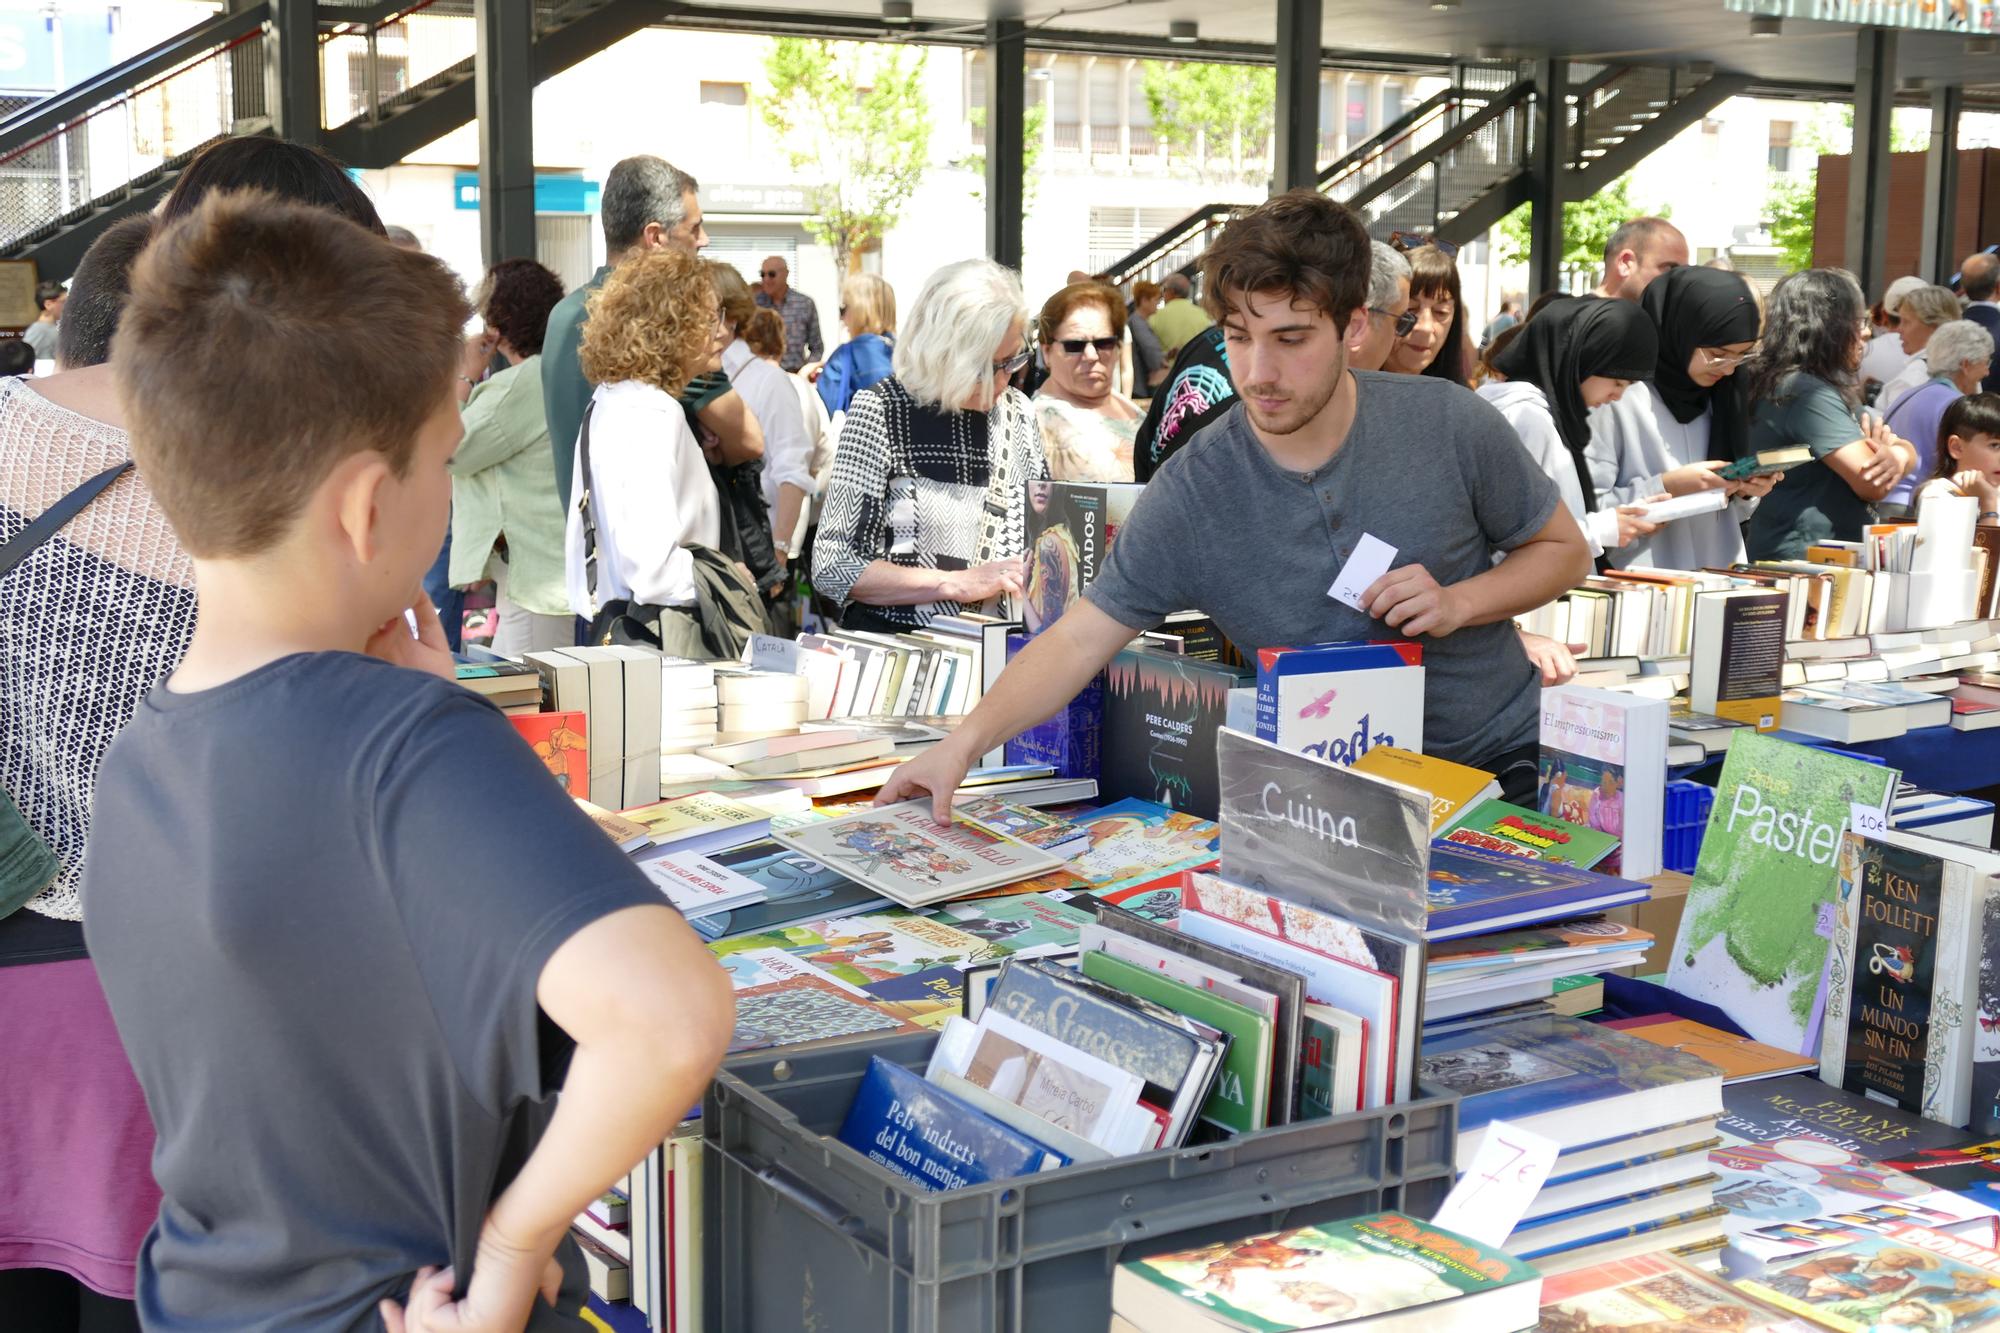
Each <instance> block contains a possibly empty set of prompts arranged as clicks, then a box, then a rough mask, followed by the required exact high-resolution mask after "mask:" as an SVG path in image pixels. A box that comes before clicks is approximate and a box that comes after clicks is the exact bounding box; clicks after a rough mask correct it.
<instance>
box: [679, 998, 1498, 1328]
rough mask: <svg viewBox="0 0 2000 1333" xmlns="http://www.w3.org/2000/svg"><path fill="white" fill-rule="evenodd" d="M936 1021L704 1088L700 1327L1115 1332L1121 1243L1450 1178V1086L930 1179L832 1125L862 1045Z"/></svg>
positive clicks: (1141, 1246) (1406, 1195) (843, 1108)
mask: <svg viewBox="0 0 2000 1333" xmlns="http://www.w3.org/2000/svg"><path fill="white" fill-rule="evenodd" d="M935 1042H936V1037H935V1036H934V1035H932V1034H929V1033H924V1034H918V1035H909V1036H901V1037H894V1038H890V1039H887V1040H882V1041H857V1042H851V1043H846V1044H843V1045H839V1046H833V1047H826V1048H821V1049H817V1050H808V1051H804V1052H801V1053H799V1054H794V1055H787V1054H786V1053H785V1052H783V1051H768V1052H763V1053H760V1054H757V1055H749V1056H743V1057H740V1058H738V1059H735V1060H731V1061H730V1062H729V1063H728V1064H727V1065H725V1066H724V1068H723V1071H722V1073H721V1074H720V1075H718V1076H717V1078H716V1080H715V1082H714V1084H713V1085H712V1086H711V1088H710V1089H709V1093H708V1096H707V1099H706V1100H705V1102H704V1103H703V1106H702V1137H703V1140H704V1143H705V1147H706V1150H707V1154H708V1159H707V1161H706V1162H705V1163H704V1164H703V1172H702V1228H703V1230H702V1240H701V1245H702V1291H703V1296H702V1304H703V1313H704V1317H703V1320H702V1324H701V1327H702V1328H703V1329H705V1330H709V1333H722V1330H727V1331H728V1333H850V1330H852V1331H854V1333H863V1331H865V1333H947V1330H949V1333H985V1330H994V1331H995V1333H1104V1329H1105V1328H1106V1327H1107V1326H1108V1325H1109V1323H1110V1321H1111V1274H1112V1270H1113V1269H1114V1268H1115V1267H1116V1266H1117V1265H1118V1264H1119V1263H1120V1262H1122V1261H1123V1260H1125V1259H1130V1258H1137V1257H1140V1256H1142V1255H1146V1254H1157V1253H1161V1252H1163V1251H1166V1250H1173V1249H1182V1248H1186V1247H1190V1246H1196V1245H1206V1244H1211V1243H1213V1242H1216V1241H1222V1240H1229V1239H1233V1238H1236V1237H1239V1236H1245V1235H1251V1234H1254V1233H1256V1232H1259V1231H1270V1230H1276V1229H1279V1228H1281V1227H1285V1226H1298V1225H1304V1224H1306V1223H1311V1222H1323V1221H1331V1220H1337V1219H1340V1218H1345V1217H1357V1216H1360V1215H1362V1214H1365V1213H1372V1212H1376V1211H1378V1210H1380V1209H1384V1208H1399V1209H1403V1210H1404V1211H1407V1212H1410V1213H1413V1214H1415V1215H1417V1216H1420V1217H1428V1216H1429V1215H1430V1213H1431V1211H1432V1210H1433V1209H1435V1208H1436V1206H1437V1205H1438V1204H1439V1203H1440V1202H1442V1201H1443V1199H1444V1196H1445V1193H1446V1192H1447V1191H1448V1190H1449V1189H1450V1188H1451V1182H1452V1152H1453V1139H1454V1137H1455V1134H1456V1130H1457V1123H1458V1099H1457V1098H1456V1097H1455V1096H1450V1095H1444V1096H1437V1095H1432V1096H1426V1097H1425V1098H1423V1099H1422V1100H1420V1101H1416V1102H1412V1103H1409V1104H1407V1105H1404V1106H1397V1107H1393V1108H1391V1109H1389V1110H1385V1111H1370V1112H1363V1113H1359V1114H1356V1115H1349V1116H1341V1117H1339V1118H1337V1119H1331V1120H1314V1121H1308V1122H1306V1123H1304V1124H1299V1125H1288V1126H1283V1127H1280V1128H1277V1129H1267V1130H1263V1131H1261V1132H1259V1133H1256V1134H1248V1135H1243V1136H1240V1137H1237V1138H1234V1139H1230V1140H1227V1141H1225V1142H1222V1143H1216V1144H1210V1145H1206V1146H1203V1147H1198V1148H1180V1149H1171V1150H1163V1151H1160V1152H1154V1153H1148V1154H1145V1155H1144V1156H1140V1157H1127V1158H1120V1159H1116V1160H1113V1161H1109V1162H1094V1163H1088V1164H1085V1165H1080V1166H1072V1167H1066V1168H1064V1169H1062V1170H1059V1171H1045V1172H1042V1173H1040V1174H1038V1175H1032V1176H1021V1177H1017V1178H1015V1179H1013V1180H1004V1181H995V1182H993V1183H991V1184H987V1185H978V1186H973V1187H971V1188H969V1189H962V1190H954V1191H951V1192H949V1193H943V1194H934V1193H928V1192H926V1191H924V1190H921V1189H918V1188H917V1187H916V1186H915V1185H914V1184H912V1183H911V1182H910V1181H907V1180H905V1179H904V1178H903V1177H901V1176H898V1175H896V1174H895V1173H893V1172H891V1171H888V1170H886V1169H884V1168H882V1167H880V1166H877V1165H876V1164H875V1163H873V1162H871V1161H869V1160H868V1159H867V1158H865V1157H863V1156H861V1155H860V1154H859V1153H857V1152H855V1151H853V1150H852V1149H850V1148H848V1147H847V1146H846V1145H845V1144H842V1143H840V1142H839V1141H838V1140H836V1139H834V1138H831V1137H825V1136H830V1135H833V1134H836V1133H838V1132H839V1129H840V1124H841V1121H842V1120H843V1119H844V1118H845V1117H846V1115H847V1108H848V1104H849V1103H850V1102H852V1101H853V1099H854V1090H855V1089H856V1087H858V1086H859V1084H860V1081H861V1076H862V1073H863V1072H864V1071H865V1070H866V1069H867V1066H868V1057H869V1056H871V1055H879V1056H881V1057H882V1058H883V1059H885V1060H892V1061H895V1062H896V1063H898V1064H901V1065H904V1066H907V1067H908V1068H911V1069H915V1070H918V1071H921V1070H922V1069H923V1067H924V1064H925V1062H926V1061H927V1060H928V1059H929V1057H930V1052H931V1047H932V1046H933V1045H934V1044H935Z"/></svg>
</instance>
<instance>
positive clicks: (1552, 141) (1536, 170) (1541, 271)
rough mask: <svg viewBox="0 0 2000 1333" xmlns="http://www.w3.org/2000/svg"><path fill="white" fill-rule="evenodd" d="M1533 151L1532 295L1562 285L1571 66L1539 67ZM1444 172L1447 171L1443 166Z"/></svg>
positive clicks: (1551, 62)
mask: <svg viewBox="0 0 2000 1333" xmlns="http://www.w3.org/2000/svg"><path fill="white" fill-rule="evenodd" d="M1530 128H1531V131H1532V134H1531V139H1530V143H1529V146H1528V189H1529V195H1528V205H1529V221H1528V291H1529V292H1530V294H1531V295H1540V294H1541V293H1542V292H1547V291H1553V290H1555V288H1556V286H1557V285H1558V284H1559V283H1560V282H1561V281H1562V260H1563V190H1562V185H1563V180H1562V173H1563V146H1564V144H1565V143H1567V142H1568V138H1569V62H1568V61H1567V60H1538V61H1536V62H1535V110H1534V120H1533V122H1532V124H1531V126H1530ZM1439 169H1442V164H1440V167H1439Z"/></svg>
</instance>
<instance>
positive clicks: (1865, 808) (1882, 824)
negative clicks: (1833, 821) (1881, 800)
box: [1847, 804, 1889, 838]
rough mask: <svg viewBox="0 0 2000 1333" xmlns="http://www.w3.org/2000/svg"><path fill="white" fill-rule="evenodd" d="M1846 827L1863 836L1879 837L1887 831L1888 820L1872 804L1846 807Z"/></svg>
mask: <svg viewBox="0 0 2000 1333" xmlns="http://www.w3.org/2000/svg"><path fill="white" fill-rule="evenodd" d="M1847 827H1848V828H1850V829H1852V830H1854V831H1855V832H1856V833H1859V834H1860V835H1861V836H1862V837H1864V838H1879V837H1881V836H1882V835H1883V834H1885V833H1887V832H1888V831H1889V820H1888V817H1887V816H1885V815H1884V814H1883V813H1882V812H1881V811H1880V810H1877V809H1876V808H1875V807H1874V806H1872V805H1859V804H1856V805H1850V806H1848V807H1847Z"/></svg>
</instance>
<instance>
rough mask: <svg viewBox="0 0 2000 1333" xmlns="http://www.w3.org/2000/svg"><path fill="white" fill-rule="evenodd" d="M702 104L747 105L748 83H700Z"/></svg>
mask: <svg viewBox="0 0 2000 1333" xmlns="http://www.w3.org/2000/svg"><path fill="white" fill-rule="evenodd" d="M701 104H702V105H703V106H749V105H750V85H749V84H747V83H709V82H707V81H706V80H704V81H703V82H702V85H701Z"/></svg>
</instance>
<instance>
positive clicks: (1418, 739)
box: [1257, 640, 1424, 764]
mask: <svg viewBox="0 0 2000 1333" xmlns="http://www.w3.org/2000/svg"><path fill="white" fill-rule="evenodd" d="M1423 661H1424V656H1423V645H1422V644H1419V643H1414V642H1410V641H1407V640H1401V641H1397V642H1393V643H1388V642H1384V643H1373V642H1353V643H1322V644H1315V645H1312V646H1310V647H1301V648H1262V649H1259V650H1258V652H1257V739H1259V740H1264V741H1270V742H1271V743H1272V744H1273V745H1276V746H1278V747H1280V748H1281V749H1286V750H1292V751H1295V752H1297V753H1299V754H1309V755H1312V756H1313V757H1315V758H1318V759H1324V760H1326V761H1328V762H1329V763H1334V764H1351V763H1353V762H1354V761H1355V760H1356V759H1359V758H1360V757H1361V756H1362V755H1364V754H1366V753H1367V752H1368V751H1369V750H1371V749H1373V748H1374V747H1376V746H1378V745H1393V746H1396V747H1398V748H1400V749H1403V750H1407V751H1410V752H1411V753H1417V754H1420V753H1422V752H1423V748H1424V666H1423Z"/></svg>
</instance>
